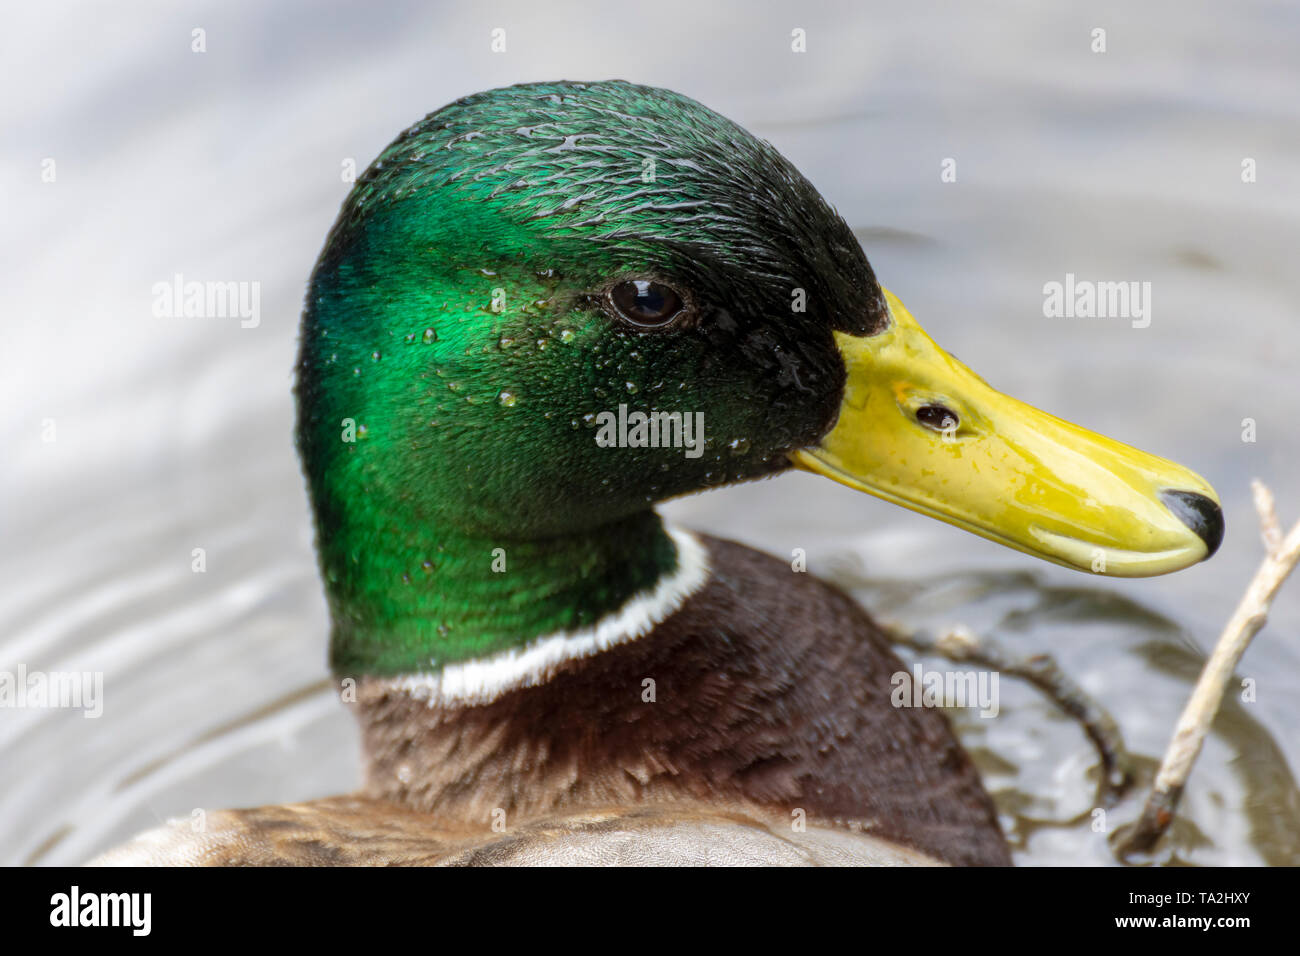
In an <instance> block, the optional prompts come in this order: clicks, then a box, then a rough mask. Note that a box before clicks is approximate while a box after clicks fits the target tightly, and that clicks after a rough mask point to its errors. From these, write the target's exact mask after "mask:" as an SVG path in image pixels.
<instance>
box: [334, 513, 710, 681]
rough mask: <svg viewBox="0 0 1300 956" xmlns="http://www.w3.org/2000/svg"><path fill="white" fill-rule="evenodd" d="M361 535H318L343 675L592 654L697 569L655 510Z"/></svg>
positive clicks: (642, 620) (678, 589)
mask: <svg viewBox="0 0 1300 956" xmlns="http://www.w3.org/2000/svg"><path fill="white" fill-rule="evenodd" d="M361 535H362V538H361V539H359V538H358V537H357V536H349V535H347V534H346V533H345V534H338V533H335V534H332V535H330V536H329V538H328V539H327V540H326V539H325V536H324V535H322V539H323V540H322V546H321V557H322V563H323V565H324V572H325V579H326V588H327V592H328V595H329V599H330V606H331V617H332V620H333V632H332V638H331V664H332V666H333V669H334V671H335V673H336V674H337V675H339V676H340V677H346V676H359V675H362V674H371V675H409V674H426V675H430V674H432V675H437V674H440V673H441V672H443V671H444V670H445V669H447V668H449V667H451V666H453V665H461V666H462V669H463V665H465V664H467V663H481V662H485V661H487V662H491V661H494V660H498V661H499V660H502V659H505V660H507V661H512V662H513V663H514V664H516V665H519V666H526V662H523V663H522V664H521V662H520V658H521V657H524V656H527V655H526V653H525V652H528V651H529V650H530V648H532V649H535V648H536V647H538V646H539V645H543V644H551V645H554V646H552V649H551V653H550V654H549V657H550V658H554V657H555V656H556V653H560V654H564V653H565V648H566V647H567V646H569V645H572V649H573V651H574V653H573V654H571V655H569V656H577V655H578V654H579V652H583V653H592V652H594V650H596V649H599V646H601V645H602V642H603V644H604V645H605V646H607V645H608V644H610V643H613V642H616V641H618V640H620V639H628V638H631V637H636V636H639V633H638V632H644V631H645V630H648V629H649V627H651V626H653V624H654V623H657V621H658V620H659V619H662V617H663V616H666V615H667V614H669V613H671V612H672V611H673V610H675V609H676V605H677V604H680V601H681V599H682V598H683V597H684V595H685V594H686V593H689V592H690V591H691V590H693V589H694V588H695V587H697V586H698V584H699V583H701V581H702V577H703V574H702V569H701V567H699V565H700V564H701V562H700V561H699V560H698V559H697V556H696V555H695V554H694V553H685V554H684V553H683V551H684V550H685V551H690V550H691V549H692V548H694V549H695V550H696V551H698V545H693V543H692V542H691V541H690V540H689V539H688V538H687V537H686V536H684V535H683V534H682V533H680V532H673V533H670V532H668V531H666V530H665V529H664V526H663V522H662V520H661V519H660V518H659V516H658V515H657V514H656V513H655V512H654V511H652V510H647V511H644V512H639V513H637V514H634V515H632V516H630V517H627V518H624V519H621V520H619V521H616V522H612V523H609V524H606V525H602V526H600V527H597V528H593V529H590V530H588V531H585V532H582V533H577V534H570V535H565V536H562V537H551V538H542V539H527V540H511V539H510V538H509V537H508V536H506V535H484V534H471V533H466V532H464V531H460V530H456V529H450V528H437V529H435V528H431V527H430V526H428V525H426V524H424V523H422V522H418V521H413V522H406V523H405V524H404V525H403V526H395V525H392V524H387V525H386V526H385V528H384V531H383V533H380V534H376V533H374V532H373V531H371V532H364V531H363V532H361ZM697 578H698V579H700V580H696V579H697ZM617 632H622V633H617ZM557 642H558V643H557ZM584 648H585V651H584V650H583V649H584ZM532 656H533V657H536V655H535V654H534V655H532ZM543 656H547V655H543ZM516 669H518V668H516ZM522 676H523V677H524V678H526V677H527V675H522ZM470 690H472V691H474V692H482V691H483V688H471V689H470Z"/></svg>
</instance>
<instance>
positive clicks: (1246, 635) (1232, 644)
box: [1118, 481, 1300, 856]
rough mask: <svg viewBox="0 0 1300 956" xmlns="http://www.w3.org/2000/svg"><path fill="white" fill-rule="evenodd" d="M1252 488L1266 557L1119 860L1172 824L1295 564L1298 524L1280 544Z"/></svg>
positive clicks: (1269, 499) (1269, 513) (1264, 502)
mask: <svg viewBox="0 0 1300 956" xmlns="http://www.w3.org/2000/svg"><path fill="white" fill-rule="evenodd" d="M1252 488H1253V490H1254V493H1255V508H1256V510H1257V511H1258V512H1259V524H1260V531H1261V534H1262V535H1263V538H1264V547H1265V548H1266V549H1267V551H1268V554H1267V555H1266V556H1265V558H1264V561H1263V563H1262V564H1260V566H1259V570H1258V571H1256V572H1255V578H1254V580H1252V581H1251V582H1250V587H1249V588H1247V589H1246V594H1245V596H1243V597H1242V599H1241V603H1239V604H1238V605H1237V609H1236V611H1234V612H1233V614H1232V617H1231V618H1230V619H1229V620H1228V623H1227V626H1225V627H1224V629H1223V633H1222V635H1220V637H1219V642H1218V644H1217V645H1215V648H1214V651H1213V653H1212V654H1211V655H1210V658H1209V660H1207V661H1206V662H1205V668H1204V670H1202V671H1201V677H1200V680H1198V681H1197V683H1196V688H1195V689H1194V690H1193V691H1192V696H1191V699H1190V700H1188V701H1187V706H1186V707H1185V708H1184V709H1183V714H1182V716H1181V717H1180V718H1179V719H1178V725H1177V727H1176V728H1175V729H1174V735H1173V739H1171V740H1170V741H1169V748H1168V750H1166V751H1165V759H1164V762H1163V763H1161V765H1160V771H1159V772H1158V773H1157V774H1156V779H1155V784H1154V785H1153V786H1152V788H1151V793H1150V795H1149V796H1148V797H1147V802H1146V805H1145V806H1144V807H1143V808H1142V815H1141V817H1139V818H1138V821H1137V823H1136V824H1135V825H1134V827H1133V830H1132V831H1131V832H1130V833H1129V834H1128V835H1127V836H1126V837H1124V838H1123V841H1122V843H1121V844H1120V847H1119V851H1118V852H1119V854H1120V855H1121V856H1124V855H1126V854H1128V853H1131V852H1145V851H1147V850H1150V849H1151V848H1152V847H1153V846H1155V844H1156V842H1157V841H1158V840H1159V839H1160V837H1161V836H1162V835H1163V834H1164V832H1165V830H1166V829H1168V828H1169V824H1170V823H1172V822H1173V819H1174V811H1175V810H1176V809H1177V807H1178V801H1179V799H1180V798H1181V797H1182V794H1183V787H1184V786H1185V785H1186V783H1187V777H1188V775H1189V774H1190V773H1191V772H1192V765H1193V764H1194V763H1195V762H1196V758H1197V756H1199V754H1200V752H1201V745H1202V744H1203V743H1204V742H1205V736H1206V734H1207V733H1209V730H1210V723H1211V722H1212V721H1213V720H1214V716H1215V714H1217V713H1218V712H1219V705H1220V703H1222V701H1223V695H1224V693H1225V692H1226V691H1227V689H1228V681H1229V680H1231V679H1232V674H1233V671H1235V670H1236V667H1237V663H1238V662H1239V661H1240V660H1241V655H1242V654H1244V653H1245V652H1246V648H1247V647H1248V646H1249V645H1250V642H1251V639H1252V638H1253V637H1254V636H1255V635H1256V634H1257V633H1258V632H1259V629H1260V628H1262V627H1263V626H1264V622H1265V621H1267V620H1268V609H1269V607H1270V605H1271V604H1272V603H1273V597H1274V595H1275V594H1277V590H1278V588H1279V587H1281V586H1282V582H1283V581H1285V580H1286V578H1287V575H1289V574H1290V573H1291V572H1292V570H1294V568H1295V566H1296V562H1297V561H1300V522H1297V523H1296V526H1295V527H1294V528H1292V529H1291V531H1290V533H1289V534H1287V536H1286V537H1285V538H1283V537H1282V533H1281V531H1280V529H1279V527H1278V523H1277V513H1276V511H1275V510H1274V507H1273V494H1272V492H1270V491H1269V490H1268V489H1267V488H1266V487H1264V485H1263V484H1261V483H1260V482H1258V481H1256V482H1254V483H1253V484H1252Z"/></svg>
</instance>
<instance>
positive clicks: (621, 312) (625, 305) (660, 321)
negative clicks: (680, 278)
mask: <svg viewBox="0 0 1300 956" xmlns="http://www.w3.org/2000/svg"><path fill="white" fill-rule="evenodd" d="M609 302H610V305H612V306H613V308H614V311H615V312H617V313H618V316H619V318H621V319H623V320H624V321H625V322H627V323H629V324H630V325H635V326H637V327H638V328H644V329H653V328H660V327H662V326H665V325H667V324H668V323H669V322H671V321H672V320H673V319H675V318H677V316H679V315H681V313H682V310H683V306H682V297H681V296H680V295H678V294H677V291H676V290H675V289H673V288H672V287H671V286H666V285H664V284H663V283H662V282H654V281H651V280H650V279H629V280H628V281H627V282H620V283H619V284H618V285H616V286H614V288H612V289H610V290H609Z"/></svg>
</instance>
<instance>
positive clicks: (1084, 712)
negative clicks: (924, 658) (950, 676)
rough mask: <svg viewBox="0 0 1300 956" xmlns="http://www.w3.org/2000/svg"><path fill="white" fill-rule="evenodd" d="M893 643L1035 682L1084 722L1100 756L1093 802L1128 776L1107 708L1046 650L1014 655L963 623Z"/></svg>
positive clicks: (1111, 793)
mask: <svg viewBox="0 0 1300 956" xmlns="http://www.w3.org/2000/svg"><path fill="white" fill-rule="evenodd" d="M893 638H894V641H895V643H898V644H902V645H904V646H906V647H910V648H912V649H913V650H915V651H918V652H920V653H922V654H935V655H938V656H941V657H946V658H948V659H949V660H953V661H969V662H971V663H974V664H978V665H979V666H981V667H987V668H988V669H989V670H994V671H999V672H1001V673H1003V674H1007V675H1010V676H1012V677H1019V678H1021V679H1022V680H1025V681H1027V682H1028V683H1030V684H1032V685H1033V686H1035V687H1037V688H1038V689H1039V690H1040V691H1042V692H1043V693H1044V694H1045V695H1046V696H1047V697H1049V698H1050V699H1051V700H1052V701H1054V702H1055V703H1056V705H1057V706H1058V707H1060V708H1061V709H1062V710H1064V711H1065V712H1066V713H1067V714H1069V715H1070V716H1071V717H1073V718H1074V719H1075V720H1077V721H1079V723H1080V724H1082V725H1083V729H1084V732H1085V733H1086V734H1087V735H1088V739H1089V740H1091V741H1092V743H1093V746H1094V747H1096V748H1097V754H1098V756H1099V757H1100V758H1101V770H1102V773H1101V779H1100V780H1098V781H1097V803H1098V804H1099V805H1109V804H1111V803H1112V802H1114V799H1115V798H1116V797H1118V796H1119V795H1120V794H1122V793H1123V792H1124V791H1125V790H1126V789H1128V787H1129V785H1130V784H1131V783H1132V782H1133V771H1132V767H1131V760H1130V758H1129V754H1128V750H1127V749H1125V747H1124V740H1123V738H1122V737H1121V736H1120V732H1119V726H1118V725H1117V724H1116V723H1115V719H1114V718H1113V717H1111V715H1110V714H1109V713H1107V712H1106V710H1105V709H1104V708H1103V707H1102V706H1101V705H1100V704H1098V703H1097V702H1096V701H1095V700H1093V699H1092V698H1091V697H1089V696H1088V694H1087V693H1086V692H1085V691H1084V690H1083V688H1082V687H1080V686H1079V685H1078V684H1076V683H1075V682H1074V681H1073V680H1072V679H1071V678H1070V677H1068V676H1067V675H1066V674H1065V672H1064V671H1062V670H1061V669H1060V667H1059V666H1057V663H1056V661H1055V659H1053V658H1052V657H1051V656H1050V655H1048V654H1035V655H1033V656H1032V657H1026V658H1015V657H1012V656H1011V655H1009V654H1008V653H1007V652H1006V651H1004V650H1003V649H1002V648H1001V647H999V646H998V645H997V644H995V643H994V642H992V641H990V640H987V639H984V640H980V639H977V638H976V637H975V636H974V635H973V634H971V632H970V631H968V630H966V629H965V628H960V627H959V628H954V629H952V630H950V631H948V632H946V633H945V634H943V635H941V636H940V637H939V638H938V639H936V640H931V639H929V638H926V637H923V636H921V635H917V634H904V633H899V632H895V633H894V634H893Z"/></svg>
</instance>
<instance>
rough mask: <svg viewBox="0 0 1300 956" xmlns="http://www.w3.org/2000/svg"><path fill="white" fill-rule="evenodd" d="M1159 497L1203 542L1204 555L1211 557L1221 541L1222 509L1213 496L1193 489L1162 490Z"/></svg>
mask: <svg viewBox="0 0 1300 956" xmlns="http://www.w3.org/2000/svg"><path fill="white" fill-rule="evenodd" d="M1160 498H1161V500H1162V501H1164V503H1165V505H1166V506H1167V507H1168V508H1169V510H1170V511H1172V512H1173V513H1174V514H1175V515H1177V516H1178V520H1179V521H1181V522H1182V523H1183V524H1185V525H1187V527H1189V528H1191V529H1192V530H1193V531H1195V532H1196V534H1197V536H1198V537H1199V538H1200V539H1201V540H1202V541H1204V542H1205V549H1206V551H1205V557H1206V558H1210V557H1212V556H1213V555H1214V552H1215V551H1218V550H1219V545H1220V544H1221V543H1222V542H1223V509H1221V508H1220V507H1219V506H1218V505H1217V504H1216V503H1215V501H1214V499H1213V498H1207V497H1206V496H1205V495H1202V494H1198V493H1197V492H1195V491H1162V492H1160Z"/></svg>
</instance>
